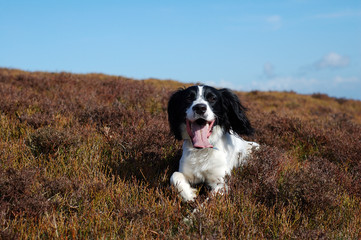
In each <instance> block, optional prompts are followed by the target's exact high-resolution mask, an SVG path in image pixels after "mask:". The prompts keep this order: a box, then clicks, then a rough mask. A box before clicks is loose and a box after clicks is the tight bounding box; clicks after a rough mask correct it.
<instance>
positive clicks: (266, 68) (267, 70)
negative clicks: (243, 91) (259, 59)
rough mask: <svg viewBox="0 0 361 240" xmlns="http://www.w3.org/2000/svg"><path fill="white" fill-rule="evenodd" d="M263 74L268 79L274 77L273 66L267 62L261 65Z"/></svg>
mask: <svg viewBox="0 0 361 240" xmlns="http://www.w3.org/2000/svg"><path fill="white" fill-rule="evenodd" d="M263 74H264V75H266V76H267V77H268V78H271V77H274V76H275V73H274V66H273V65H272V63H270V62H267V63H265V64H264V65H263Z"/></svg>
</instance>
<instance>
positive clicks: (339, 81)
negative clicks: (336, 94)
mask: <svg viewBox="0 0 361 240" xmlns="http://www.w3.org/2000/svg"><path fill="white" fill-rule="evenodd" d="M358 82H361V79H359V78H357V77H341V76H336V77H335V78H334V79H333V83H334V84H336V85H337V84H347V83H358Z"/></svg>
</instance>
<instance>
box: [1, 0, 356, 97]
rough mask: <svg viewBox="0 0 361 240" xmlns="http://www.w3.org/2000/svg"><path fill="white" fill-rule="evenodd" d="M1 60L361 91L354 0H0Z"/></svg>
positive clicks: (341, 93) (351, 93)
mask: <svg viewBox="0 0 361 240" xmlns="http://www.w3.org/2000/svg"><path fill="white" fill-rule="evenodd" d="M0 67H10V68H20V69H23V70H29V71H50V72H60V71H67V72H73V73H90V72H98V73H105V74H112V75H121V76H126V77H132V78H136V79H145V78H151V77H153V78H159V79H173V80H178V81H181V82H202V83H205V84H210V85H214V86H218V87H229V88H232V89H235V90H242V91H250V90H281V91H283V90H293V91H296V92H298V93H306V94H309V93H315V92H321V93H326V94H328V95H330V96H336V97H346V98H354V99H361V1H360V0H344V1H339V0H338V1H334V0H289V1H279V0H274V1H266V0H263V1H262V0H259V1H247V0H244V1H227V0H225V1H213V0H208V1H187V0H185V1H175V0H168V1H161V0H159V1H141V0H138V1H137V0H133V1H108V0H104V1H91V0H88V1H68V0H63V1H49V0H47V1H36V0H34V1H17V0H12V1H1V2H0Z"/></svg>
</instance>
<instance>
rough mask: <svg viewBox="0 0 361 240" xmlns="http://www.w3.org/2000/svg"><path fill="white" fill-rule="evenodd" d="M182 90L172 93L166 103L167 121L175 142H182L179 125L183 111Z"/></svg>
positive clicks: (182, 119) (182, 117) (182, 118)
mask: <svg viewBox="0 0 361 240" xmlns="http://www.w3.org/2000/svg"><path fill="white" fill-rule="evenodd" d="M183 95H184V89H180V90H178V91H177V92H175V93H173V95H172V96H171V97H170V99H169V102H168V121H169V126H170V130H171V132H172V133H173V134H174V136H175V138H176V139H177V140H182V131H181V129H180V126H181V124H182V123H183V121H184V117H185V116H184V114H185V113H184V111H182V107H181V106H182V105H183V104H184V103H183V101H184V98H183Z"/></svg>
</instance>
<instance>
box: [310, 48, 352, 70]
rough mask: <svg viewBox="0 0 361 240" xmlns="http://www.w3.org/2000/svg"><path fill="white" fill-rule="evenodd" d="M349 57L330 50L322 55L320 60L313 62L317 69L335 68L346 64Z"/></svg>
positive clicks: (348, 61)
mask: <svg viewBox="0 0 361 240" xmlns="http://www.w3.org/2000/svg"><path fill="white" fill-rule="evenodd" d="M349 63H350V59H349V57H347V56H341V55H339V54H337V53H334V52H331V53H329V54H327V55H325V56H323V57H322V59H321V60H319V61H317V62H316V63H315V64H314V67H315V68H316V69H317V70H321V69H335V68H342V67H346V66H348V65H349Z"/></svg>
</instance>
